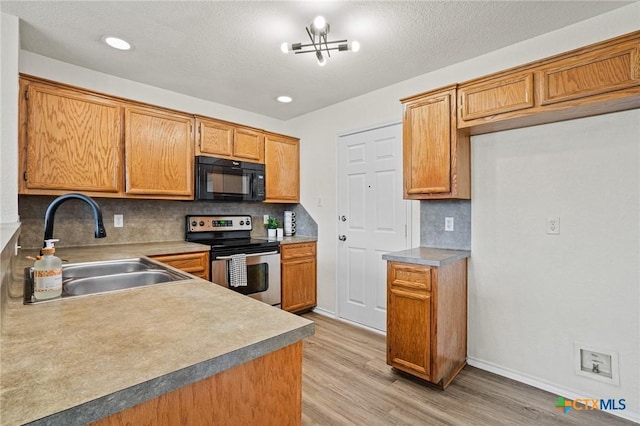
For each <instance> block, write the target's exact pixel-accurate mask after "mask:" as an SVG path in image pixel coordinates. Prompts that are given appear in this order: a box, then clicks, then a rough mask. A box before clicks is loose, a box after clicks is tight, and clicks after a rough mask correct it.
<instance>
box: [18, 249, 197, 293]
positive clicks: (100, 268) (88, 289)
mask: <svg viewBox="0 0 640 426" xmlns="http://www.w3.org/2000/svg"><path fill="white" fill-rule="evenodd" d="M24 276H25V278H24V303H25V304H33V303H42V302H49V301H54V300H60V299H65V298H70V297H77V296H85V295H89V294H97V293H109V292H113V291H119V290H125V289H128V288H135V287H142V286H148V285H154V284H162V283H168V282H173V281H181V280H189V279H192V277H191V276H189V275H186V274H183V273H180V272H177V271H175V270H173V269H171V268H168V267H167V266H165V265H163V264H162V263H159V262H156V261H153V260H151V259H147V258H142V257H140V258H134V259H120V260H109V261H104V262H86V263H74V264H69V265H63V266H62V296H61V297H58V298H54V299H48V300H36V299H35V298H33V286H34V280H33V268H32V267H31V268H26V269H25V271H24Z"/></svg>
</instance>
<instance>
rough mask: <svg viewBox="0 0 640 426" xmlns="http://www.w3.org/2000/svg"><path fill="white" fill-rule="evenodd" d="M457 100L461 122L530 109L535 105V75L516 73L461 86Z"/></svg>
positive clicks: (531, 73) (529, 72) (528, 72)
mask: <svg viewBox="0 0 640 426" xmlns="http://www.w3.org/2000/svg"><path fill="white" fill-rule="evenodd" d="M458 96H459V101H460V115H461V119H462V120H473V119H476V118H483V117H493V116H495V115H497V114H503V113H506V112H512V111H518V110H522V109H527V108H531V107H533V105H534V102H533V100H534V94H533V72H531V71H527V72H524V73H513V74H509V75H507V76H499V77H497V78H494V79H489V80H486V81H482V82H480V83H478V84H473V85H468V86H461V87H460V88H459V89H458Z"/></svg>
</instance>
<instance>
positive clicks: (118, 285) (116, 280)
mask: <svg viewBox="0 0 640 426" xmlns="http://www.w3.org/2000/svg"><path fill="white" fill-rule="evenodd" d="M176 275H177V274H173V273H170V272H168V271H158V270H149V271H136V272H126V273H123V274H113V275H102V276H99V277H89V278H78V279H75V280H69V281H66V282H63V284H62V292H63V293H66V294H68V295H70V296H80V295H83V294H94V293H105V292H108V291H115V290H123V289H125V288H133V287H142V286H145V285H151V284H160V283H167V282H171V281H177V280H181V279H186V277H184V278H180V277H176Z"/></svg>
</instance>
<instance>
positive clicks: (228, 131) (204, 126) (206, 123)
mask: <svg viewBox="0 0 640 426" xmlns="http://www.w3.org/2000/svg"><path fill="white" fill-rule="evenodd" d="M196 127H197V128H198V154H205V155H207V154H213V155H220V156H231V155H232V153H233V151H232V149H233V148H232V147H233V129H234V128H233V126H232V125H230V124H227V123H224V122H221V121H215V120H203V119H200V118H198V119H197V120H196Z"/></svg>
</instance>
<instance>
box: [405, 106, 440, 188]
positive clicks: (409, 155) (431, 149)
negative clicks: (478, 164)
mask: <svg viewBox="0 0 640 426" xmlns="http://www.w3.org/2000/svg"><path fill="white" fill-rule="evenodd" d="M450 111H451V97H450V96H449V94H447V93H445V94H439V95H433V96H430V97H427V98H424V99H421V100H418V101H415V102H411V103H409V104H407V105H406V110H405V116H404V123H403V131H404V141H403V143H404V188H405V194H407V195H409V196H410V195H414V194H425V193H446V192H449V191H450V190H451V116H450Z"/></svg>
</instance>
